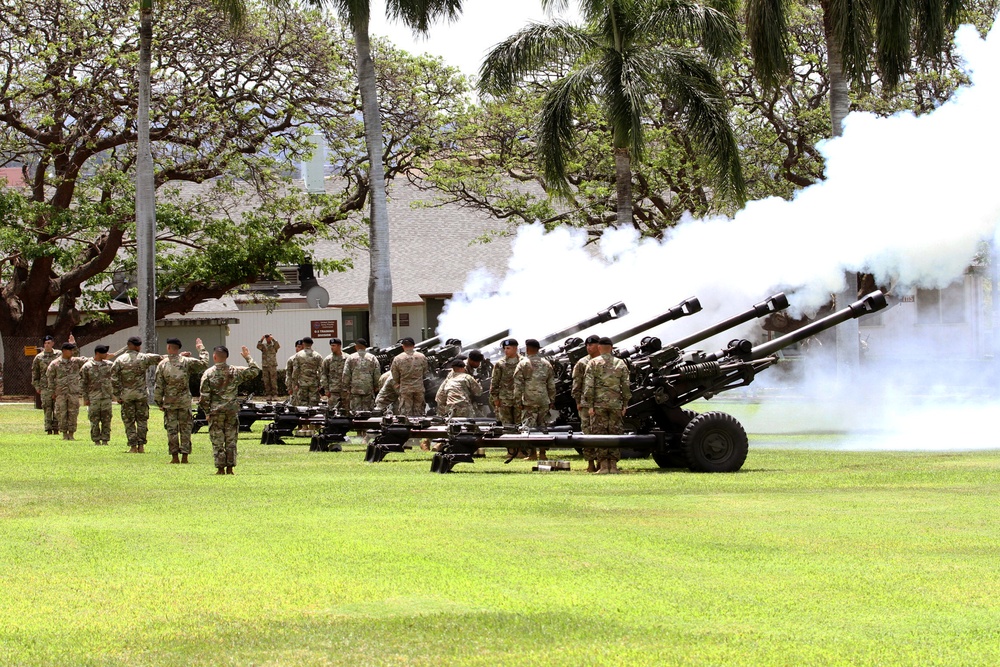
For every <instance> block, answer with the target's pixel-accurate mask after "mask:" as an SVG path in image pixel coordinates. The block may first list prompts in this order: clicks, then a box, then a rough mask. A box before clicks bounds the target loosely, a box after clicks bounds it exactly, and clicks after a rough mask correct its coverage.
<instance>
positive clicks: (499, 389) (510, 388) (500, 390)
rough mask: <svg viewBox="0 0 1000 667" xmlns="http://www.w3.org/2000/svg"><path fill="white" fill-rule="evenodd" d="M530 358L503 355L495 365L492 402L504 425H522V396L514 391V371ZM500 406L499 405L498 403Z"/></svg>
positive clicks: (491, 381) (491, 388)
mask: <svg viewBox="0 0 1000 667" xmlns="http://www.w3.org/2000/svg"><path fill="white" fill-rule="evenodd" d="M527 363H528V360H527V359H525V358H524V357H522V356H521V355H517V356H516V357H514V358H508V357H503V358H502V359H500V360H499V361H497V362H496V364H494V366H493V375H492V377H491V378H490V403H492V404H493V406H494V408H495V409H496V416H497V419H499V420H500V422H501V423H502V424H503V425H504V426H520V425H521V397H520V395H518V394H517V393H516V392H515V391H514V372H515V371H516V370H517V368H518V367H519V366H521V365H522V364H527ZM498 402H499V403H500V406H499V407H497V403H498Z"/></svg>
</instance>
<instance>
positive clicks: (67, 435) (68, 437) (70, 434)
mask: <svg viewBox="0 0 1000 667" xmlns="http://www.w3.org/2000/svg"><path fill="white" fill-rule="evenodd" d="M73 433H74V432H73V431H67V432H66V439H67V440H76V438H74V437H73Z"/></svg>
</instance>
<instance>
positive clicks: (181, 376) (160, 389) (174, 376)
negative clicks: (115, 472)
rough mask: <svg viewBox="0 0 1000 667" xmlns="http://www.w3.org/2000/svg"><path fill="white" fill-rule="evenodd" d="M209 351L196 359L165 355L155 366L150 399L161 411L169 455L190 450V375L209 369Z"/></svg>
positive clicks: (200, 354)
mask: <svg viewBox="0 0 1000 667" xmlns="http://www.w3.org/2000/svg"><path fill="white" fill-rule="evenodd" d="M208 365H209V359H208V350H206V349H205V348H201V349H200V350H198V358H197V359H195V358H194V357H182V356H181V355H179V354H168V355H166V356H165V357H163V359H162V360H161V361H160V363H159V364H157V366H156V376H155V380H154V388H153V401H154V402H155V403H156V405H157V406H159V408H160V410H162V411H163V428H164V429H166V431H167V445H168V447H169V449H170V454H171V455H174V454H190V453H191V423H192V419H191V376H192V375H195V374H200V373H203V372H204V371H205V369H206V368H208Z"/></svg>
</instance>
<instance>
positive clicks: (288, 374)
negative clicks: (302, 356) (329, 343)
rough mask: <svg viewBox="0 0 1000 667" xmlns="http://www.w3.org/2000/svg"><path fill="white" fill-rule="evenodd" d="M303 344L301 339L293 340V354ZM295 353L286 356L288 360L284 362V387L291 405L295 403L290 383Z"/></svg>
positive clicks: (301, 347)
mask: <svg viewBox="0 0 1000 667" xmlns="http://www.w3.org/2000/svg"><path fill="white" fill-rule="evenodd" d="M304 347H305V346H304V345H303V344H302V339H299V340H297V341H295V354H298V353H299V352H301V351H302V349H303V348H304ZM295 354H293V355H292V356H290V357H288V361H287V362H285V389H286V390H287V391H288V398H289V400H290V401H291V403H292V405H296V403H295V398H294V397H295V386H294V385H293V384H292V359H294V358H295Z"/></svg>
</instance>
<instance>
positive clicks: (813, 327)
mask: <svg viewBox="0 0 1000 667" xmlns="http://www.w3.org/2000/svg"><path fill="white" fill-rule="evenodd" d="M887 305H888V303H887V302H886V300H885V295H884V294H882V292H880V291H875V292H871V293H870V294H866V295H865V296H864V297H862V298H861V299H859V300H857V301H855V302H854V303H852V304H851V305H849V306H847V307H846V308H844V309H842V310H838V311H837V312H835V313H831V314H830V315H827V316H826V317H823V318H820V319H818V320H816V321H815V322H810V323H809V324H807V325H805V326H804V327H802V328H800V329H796V330H795V331H793V332H791V333H788V334H785V335H784V336H781V337H779V338H775V339H774V340H772V341H769V342H767V343H763V344H761V345H758V346H756V347H754V348H753V349H752V350H751V351H750V355H749V357H750V359H751V360H755V359H762V358H764V357H769V356H771V355H772V354H774V353H775V352H777V351H778V350H780V349H782V348H785V347H788V346H789V345H793V344H795V343H798V342H799V341H800V340H805V339H806V338H809V337H810V336H815V335H816V334H818V333H820V332H822V331H826V330H827V329H830V328H833V327H835V326H837V325H838V324H841V323H842V322H846V321H847V320H853V319H856V318H858V317H861V316H862V315H868V314H869V313H874V312H877V311H879V310H882V309H883V308H885V307H886V306H887Z"/></svg>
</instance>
